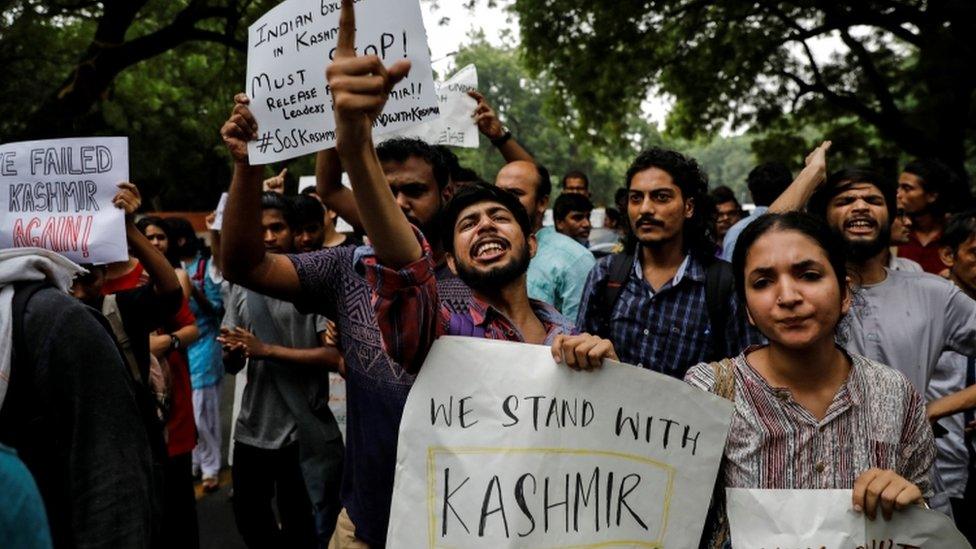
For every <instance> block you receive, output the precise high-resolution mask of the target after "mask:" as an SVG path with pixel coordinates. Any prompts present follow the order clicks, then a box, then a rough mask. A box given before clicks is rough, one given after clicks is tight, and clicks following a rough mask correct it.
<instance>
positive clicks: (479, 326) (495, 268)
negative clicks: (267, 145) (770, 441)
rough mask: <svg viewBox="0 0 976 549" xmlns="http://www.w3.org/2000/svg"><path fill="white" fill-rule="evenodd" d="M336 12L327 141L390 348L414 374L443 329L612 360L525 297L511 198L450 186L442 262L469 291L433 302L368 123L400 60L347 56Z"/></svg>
mask: <svg viewBox="0 0 976 549" xmlns="http://www.w3.org/2000/svg"><path fill="white" fill-rule="evenodd" d="M342 10H343V11H342V18H341V23H340V31H339V45H338V48H337V49H336V53H335V57H334V60H333V62H332V64H331V65H330V66H329V69H328V71H327V76H328V80H329V84H330V86H331V88H332V92H333V95H334V99H335V112H336V135H337V137H336V144H337V150H338V152H339V155H340V157H341V158H342V163H343V166H345V168H346V170H347V171H348V173H349V177H350V180H351V181H352V183H353V193H354V195H355V197H356V202H357V203H358V204H359V205H360V212H361V214H362V221H363V225H364V227H365V228H366V232H367V234H368V235H369V237H370V240H371V241H372V242H373V243H374V250H375V254H374V255H367V256H365V257H364V258H363V264H364V265H365V266H366V274H367V278H368V279H369V281H370V284H371V286H372V289H373V291H374V292H375V294H376V297H375V299H376V309H377V314H378V320H379V324H380V327H381V329H382V330H383V333H384V338H383V339H384V343H385V345H386V346H387V349H388V351H389V352H390V354H391V355H392V356H393V357H394V358H398V359H400V361H401V364H404V365H405V366H406V367H407V368H408V369H409V370H416V369H418V368H419V367H420V364H421V363H422V362H423V360H424V358H425V357H426V354H427V352H428V350H429V349H430V346H431V345H432V343H433V340H434V339H435V338H436V337H437V336H438V335H442V334H448V335H468V336H481V337H488V338H493V339H507V340H512V341H525V342H529V343H543V344H548V345H552V346H553V354H554V356H555V357H557V359H560V360H562V359H565V361H566V362H567V364H569V365H571V366H577V367H585V368H591V367H594V366H597V365H599V363H600V362H601V361H602V359H603V358H607V357H609V358H613V357H615V355H614V353H613V347H612V346H611V345H610V343H609V342H608V341H606V340H602V339H600V338H597V337H594V336H587V335H582V336H571V335H569V334H570V333H571V328H570V327H569V323H568V322H567V321H566V320H565V318H563V317H561V316H560V315H559V314H558V313H557V312H556V311H555V310H554V309H552V307H551V306H548V305H547V304H545V303H541V302H538V301H531V300H530V299H529V297H528V293H527V289H526V270H527V268H528V262H529V258H530V257H531V255H532V254H533V253H534V252H535V247H536V244H535V239H534V237H533V236H532V233H531V224H530V220H529V216H528V214H527V212H526V211H525V210H524V208H522V207H521V205H520V203H519V202H518V200H517V199H515V198H514V197H513V196H512V195H510V194H509V193H507V192H505V191H503V190H501V189H497V188H494V187H491V186H489V185H483V184H472V185H468V186H466V187H464V188H462V189H460V190H459V191H458V193H457V195H456V196H455V197H454V199H453V200H452V201H451V203H450V205H449V206H448V208H447V210H446V213H445V215H444V220H443V223H444V227H445V229H446V230H445V231H444V232H443V233H442V240H443V241H444V244H445V246H446V247H447V252H448V254H447V259H448V264H449V265H450V267H451V269H452V270H453V271H455V272H456V273H457V274H458V275H459V276H460V277H461V279H462V280H464V281H465V282H466V283H467V284H468V285H469V286H470V287H471V289H472V292H473V296H472V297H471V299H470V300H469V303H468V307H467V310H461V311H458V310H452V309H450V308H449V307H447V306H442V305H441V300H440V296H439V293H438V289H437V286H436V282H435V280H436V279H435V276H434V263H433V260H432V258H431V255H430V248H429V246H427V244H426V242H425V239H424V236H423V234H421V233H420V232H419V231H417V230H415V229H413V228H412V227H411V225H410V223H409V221H408V220H407V217H406V216H405V215H404V214H403V212H402V211H401V210H400V208H399V207H398V206H397V204H396V200H395V199H394V197H393V194H392V193H391V192H390V185H389V184H388V183H387V181H386V176H385V175H384V173H383V169H382V166H381V164H380V161H379V159H378V158H377V155H376V152H375V151H374V149H373V139H372V123H373V120H374V118H375V117H376V116H377V115H378V114H379V113H380V112H382V110H383V107H384V105H385V104H386V100H387V97H388V95H389V92H390V90H391V89H392V87H393V86H394V85H395V84H396V83H397V82H399V81H400V80H401V79H402V78H403V77H404V76H406V74H407V72H408V71H409V63H405V62H402V61H401V62H398V63H397V64H395V65H393V66H392V67H390V68H388V69H387V68H385V67H383V66H382V63H381V62H380V61H379V60H378V59H377V58H376V57H372V56H371V57H359V56H356V54H355V51H354V42H355V18H354V15H353V8H352V2H351V0H346V1H344V2H343V5H342Z"/></svg>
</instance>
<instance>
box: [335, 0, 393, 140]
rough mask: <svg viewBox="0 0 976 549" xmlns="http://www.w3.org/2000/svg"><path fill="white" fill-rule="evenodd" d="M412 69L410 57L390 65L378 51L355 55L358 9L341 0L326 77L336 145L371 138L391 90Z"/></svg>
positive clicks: (349, 0)
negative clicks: (334, 117)
mask: <svg viewBox="0 0 976 549" xmlns="http://www.w3.org/2000/svg"><path fill="white" fill-rule="evenodd" d="M409 72H410V61H409V60H406V59H403V60H400V61H397V62H396V63H394V64H393V65H391V66H390V68H389V69H387V68H386V67H384V66H383V61H382V60H381V59H380V58H379V57H378V56H376V55H365V56H357V55H356V11H355V8H354V7H353V0H342V12H341V14H340V16H339V45H338V46H337V47H336V50H335V55H334V57H333V59H332V63H331V64H330V65H329V67H328V69H326V73H325V74H326V79H327V80H328V82H329V87H330V88H331V89H332V98H333V101H334V105H335V116H336V148H337V149H339V150H340V152H341V151H342V148H343V147H344V146H352V147H355V146H358V145H362V144H365V143H367V142H370V141H371V140H372V128H373V122H374V121H375V120H376V117H377V116H379V114H380V113H382V112H383V107H385V106H386V100H387V98H389V96H390V90H392V89H393V86H395V85H396V84H397V83H398V82H400V81H401V80H403V79H404V78H405V77H406V76H407V74H408V73H409Z"/></svg>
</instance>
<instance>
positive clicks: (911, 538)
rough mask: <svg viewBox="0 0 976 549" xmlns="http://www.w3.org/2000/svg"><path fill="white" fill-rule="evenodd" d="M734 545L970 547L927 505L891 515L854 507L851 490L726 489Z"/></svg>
mask: <svg viewBox="0 0 976 549" xmlns="http://www.w3.org/2000/svg"><path fill="white" fill-rule="evenodd" d="M726 493H727V494H728V513H729V526H730V528H731V531H732V546H733V547H735V548H736V549H739V548H743V549H761V548H769V549H775V548H777V547H783V548H785V547H789V548H796V547H804V548H806V547H816V548H818V549H888V548H891V549H913V548H914V549H919V548H924V549H970V545H969V543H968V542H966V539H965V538H964V537H963V535H962V534H960V533H959V531H958V530H956V527H955V525H954V524H953V523H952V521H951V520H949V517H947V516H946V515H944V514H942V513H940V512H938V511H932V510H929V509H923V508H921V507H910V508H908V509H904V510H902V511H895V513H894V515H893V516H892V519H891V520H890V521H888V520H885V519H884V518H882V517H881V511H880V509H879V510H878V517H877V518H876V519H875V520H868V519H867V518H866V517H865V516H864V514H862V513H855V512H854V511H853V509H852V504H851V491H850V490H747V489H741V488H736V489H728V490H727V491H726Z"/></svg>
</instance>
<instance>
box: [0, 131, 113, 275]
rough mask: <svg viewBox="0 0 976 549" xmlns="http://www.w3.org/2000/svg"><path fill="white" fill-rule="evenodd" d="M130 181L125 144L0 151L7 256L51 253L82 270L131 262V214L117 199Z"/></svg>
mask: <svg viewBox="0 0 976 549" xmlns="http://www.w3.org/2000/svg"><path fill="white" fill-rule="evenodd" d="M128 179H129V141H128V139H126V138H124V137H93V138H74V139H55V140H48V141H25V142H21V143H7V144H5V145H0V248H25V247H37V248H46V249H48V250H51V251H54V252H58V253H60V254H62V255H64V256H66V257H68V259H71V260H73V261H75V262H77V263H111V262H115V261H125V260H126V259H128V258H129V253H128V249H127V248H126V243H125V214H124V213H123V212H122V210H120V209H118V208H116V207H115V206H113V205H112V198H113V197H114V196H115V194H116V193H117V192H118V190H119V189H118V184H119V183H121V182H123V181H127V180H128Z"/></svg>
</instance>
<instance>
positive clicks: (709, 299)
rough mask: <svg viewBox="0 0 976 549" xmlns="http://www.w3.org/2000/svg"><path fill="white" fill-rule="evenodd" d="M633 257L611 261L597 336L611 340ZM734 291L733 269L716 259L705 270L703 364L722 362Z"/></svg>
mask: <svg viewBox="0 0 976 549" xmlns="http://www.w3.org/2000/svg"><path fill="white" fill-rule="evenodd" d="M634 257H635V256H634V254H628V253H620V254H614V255H613V256H612V259H611V260H610V270H609V274H608V276H607V280H606V283H605V284H604V287H603V299H602V300H601V301H600V311H599V312H600V318H601V326H600V336H601V337H604V338H609V337H610V317H611V316H612V315H613V308H614V306H615V305H616V304H617V299H619V298H620V290H621V289H622V288H623V285H624V284H625V283H626V281H627V277H628V276H629V275H630V271H631V269H633V268H634ZM733 291H735V277H734V276H733V274H732V265H731V264H730V263H728V262H727V261H722V260H720V259H715V260H713V261H711V262H710V263H709V264H708V265H707V266H706V268H705V307H706V309H707V310H708V319H709V322H710V324H711V326H712V340H711V343H712V348H711V349H709V350H708V356H707V357H706V360H719V359H721V358H725V349H724V348H723V346H722V345H721V342H722V341H724V338H725V328H726V325H727V323H728V320H729V316H731V311H730V310H729V299H731V297H732V292H733Z"/></svg>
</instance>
